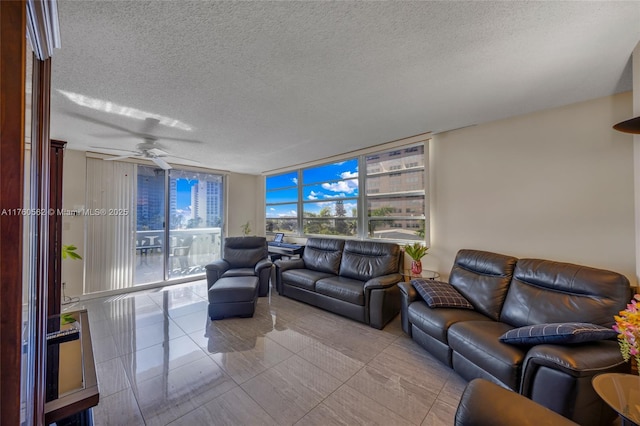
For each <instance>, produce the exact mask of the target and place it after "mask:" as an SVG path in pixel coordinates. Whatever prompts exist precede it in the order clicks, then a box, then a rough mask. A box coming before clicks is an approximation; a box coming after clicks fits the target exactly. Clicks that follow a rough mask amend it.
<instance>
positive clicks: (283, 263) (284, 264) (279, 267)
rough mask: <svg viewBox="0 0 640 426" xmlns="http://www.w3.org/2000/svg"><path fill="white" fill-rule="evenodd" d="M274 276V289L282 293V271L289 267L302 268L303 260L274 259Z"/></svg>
mask: <svg viewBox="0 0 640 426" xmlns="http://www.w3.org/2000/svg"><path fill="white" fill-rule="evenodd" d="M275 265H276V267H275V278H276V291H277V292H278V294H282V273H283V272H285V271H288V270H290V269H303V268H304V260H302V259H288V260H282V259H281V260H276V262H275Z"/></svg>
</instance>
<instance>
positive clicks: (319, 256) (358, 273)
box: [275, 238, 402, 329]
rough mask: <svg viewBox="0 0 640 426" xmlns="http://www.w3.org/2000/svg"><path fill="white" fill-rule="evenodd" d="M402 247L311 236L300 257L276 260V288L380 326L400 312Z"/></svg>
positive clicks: (280, 291) (284, 293) (373, 325)
mask: <svg viewBox="0 0 640 426" xmlns="http://www.w3.org/2000/svg"><path fill="white" fill-rule="evenodd" d="M399 262H400V247H399V246H398V245H397V244H391V243H379V242H372V241H356V240H339V239H332V238H309V239H308V240H307V243H306V245H305V248H304V253H303V255H302V258H300V259H291V260H277V261H276V262H275V265H276V289H277V291H278V293H279V294H281V295H283V296H287V297H290V298H292V299H297V300H300V301H302V302H305V303H308V304H310V305H314V306H317V307H319V308H322V309H326V310H328V311H331V312H334V313H337V314H339V315H343V316H345V317H348V318H351V319H354V320H356V321H360V322H363V323H365V324H369V325H370V326H371V327H375V328H378V329H382V328H383V327H384V326H385V325H386V324H387V323H388V322H389V321H391V320H392V319H393V318H394V317H395V316H396V315H398V312H400V290H399V289H398V286H397V283H398V282H399V281H400V280H401V279H402V275H401V274H399V273H398V270H399V265H400V263H399Z"/></svg>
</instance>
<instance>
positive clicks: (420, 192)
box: [264, 135, 430, 245]
mask: <svg viewBox="0 0 640 426" xmlns="http://www.w3.org/2000/svg"><path fill="white" fill-rule="evenodd" d="M418 136H419V137H418V138H417V139H416V138H409V139H412V141H411V142H407V143H406V144H400V143H398V142H399V141H398V142H396V143H393V144H389V145H380V146H377V147H375V148H370V149H367V150H361V151H359V152H355V153H350V154H345V155H343V156H338V157H332V158H331V159H324V160H319V161H316V162H313V163H310V164H305V165H300V166H297V167H293V168H290V169H286V170H282V171H278V172H273V173H269V174H265V175H264V188H265V210H264V211H265V231H266V235H275V232H283V231H282V230H273V231H269V230H268V229H269V220H270V218H269V217H268V215H267V209H268V208H269V206H274V205H278V204H293V202H287V203H269V202H268V197H269V192H271V191H273V189H271V190H269V189H267V180H268V179H269V178H272V177H276V176H281V175H286V174H290V173H292V172H297V189H298V199H297V203H296V205H297V217H296V218H295V220H296V222H297V232H295V233H291V232H289V233H288V235H289V236H292V237H298V238H308V237H315V236H326V237H331V238H344V239H359V240H371V241H382V242H396V243H400V244H406V243H413V242H423V243H426V244H427V245H428V244H429V243H430V232H429V228H430V204H429V197H428V194H429V191H428V188H429V141H430V136H428V135H418ZM420 136H421V137H420ZM414 147H423V156H424V160H423V165H422V166H419V165H415V164H410V166H411V167H407V168H404V167H400V168H399V169H398V170H395V169H393V170H391V169H389V170H386V171H379V172H373V173H371V174H368V173H367V158H369V157H372V156H375V155H384V154H387V153H390V154H391V153H393V152H396V151H397V152H398V153H397V155H401V154H402V153H403V151H405V150H407V149H410V148H414ZM389 156H391V155H389ZM400 158H402V156H401V157H400ZM353 159H355V160H357V165H358V176H357V178H355V177H351V178H346V179H327V180H326V181H322V182H311V183H310V184H309V185H307V186H310V185H318V184H320V183H331V182H337V181H346V180H351V179H357V181H358V195H357V197H346V198H344V200H345V201H346V200H354V199H355V200H356V201H357V217H356V218H355V219H356V223H357V230H356V233H355V235H351V236H350V235H333V234H307V233H305V232H304V222H305V220H306V219H308V218H306V217H305V215H304V206H305V204H308V203H309V201H307V200H305V199H304V188H305V183H304V179H303V176H304V171H305V170H309V169H314V168H318V167H323V166H327V165H331V164H335V163H338V162H342V161H349V160H353ZM418 164H419V163H418ZM411 170H415V171H416V172H419V171H422V173H423V175H422V179H423V183H424V184H423V187H422V189H412V190H400V191H390V192H385V193H376V194H368V187H367V186H368V185H370V182H368V178H371V177H376V176H384V175H390V174H394V173H403V172H406V171H411ZM278 189H282V188H278ZM276 190H277V189H276ZM407 196H415V197H422V199H423V205H424V214H422V215H418V216H407V215H404V216H403V215H388V216H369V214H368V206H369V201H370V200H372V199H376V198H377V199H382V198H399V199H401V198H405V197H407ZM327 201H332V200H327ZM404 210H406V208H403V211H404ZM405 213H406V211H405ZM332 217H333V216H332ZM348 217H351V216H348ZM272 219H273V218H272ZM292 220H293V218H292ZM375 220H398V221H416V223H420V222H418V221H423V222H422V223H424V238H418V239H403V238H372V237H371V236H370V232H369V229H370V228H369V226H370V223H371V222H372V221H375ZM404 229H413V228H404ZM416 229H420V228H416ZM284 232H286V231H284Z"/></svg>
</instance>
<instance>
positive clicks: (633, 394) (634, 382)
mask: <svg viewBox="0 0 640 426" xmlns="http://www.w3.org/2000/svg"><path fill="white" fill-rule="evenodd" d="M591 384H592V385H593V389H594V390H595V391H596V393H597V394H598V395H599V396H600V398H602V399H603V400H604V402H606V403H607V405H609V406H610V407H611V408H613V409H614V410H615V411H616V412H617V413H618V414H619V415H620V418H621V419H622V425H623V426H637V425H638V424H640V376H637V375H635V374H622V373H605V374H598V375H597V376H595V377H594V378H593V379H592V381H591Z"/></svg>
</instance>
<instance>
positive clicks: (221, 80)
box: [51, 0, 640, 173]
mask: <svg viewBox="0 0 640 426" xmlns="http://www.w3.org/2000/svg"><path fill="white" fill-rule="evenodd" d="M58 3H59V15H60V26H61V36H62V48H61V49H60V50H58V51H56V53H55V56H54V58H53V77H52V86H53V91H52V111H51V114H52V129H51V136H52V138H55V139H62V140H67V141H68V148H70V149H79V150H90V151H97V152H105V153H107V152H108V153H112V154H118V155H119V154H126V152H119V151H114V150H113V149H124V150H134V149H135V147H136V144H138V143H140V142H142V138H141V137H136V136H133V135H131V134H129V133H127V132H125V131H124V130H121V129H118V128H122V129H129V130H131V131H134V132H142V133H145V132H146V133H153V134H154V135H155V136H158V137H160V139H159V140H158V143H159V144H160V145H161V146H162V148H163V149H165V151H168V152H169V153H171V154H174V155H176V156H180V157H183V158H187V159H190V160H193V161H197V162H198V163H191V162H184V161H175V160H174V159H172V158H168V161H170V162H172V163H178V164H179V163H183V164H185V163H186V164H200V165H201V166H204V167H209V168H214V169H222V170H231V171H236V172H242V173H260V172H263V171H268V170H273V169H277V168H280V167H286V166H290V165H294V164H299V163H303V162H307V161H312V160H317V159H320V158H324V157H328V156H331V155H335V154H339V153H343V152H347V151H352V150H356V149H360V148H364V147H367V146H372V145H377V144H381V143H384V142H388V141H392V140H396V139H401V138H404V137H408V136H412V135H415V134H419V133H424V132H427V131H433V132H439V131H443V130H447V129H453V128H458V127H463V126H468V125H472V124H477V123H483V122H488V121H492V120H496V119H500V118H505V117H509V116H514V115H519V114H523V113H527V112H531V111H536V110H541V109H545V108H550V107H556V106H561V105H566V104H571V103H574V102H578V101H582V100H587V99H593V98H597V97H601V96H606V95H610V94H613V93H617V92H621V91H627V90H631V72H630V54H631V51H632V50H633V48H634V47H635V45H636V44H637V43H638V41H639V40H640V2H638V1H631V2H610V1H606V2H556V1H553V2H533V1H531V2H529V1H527V2H516V1H511V2H430V1H424V2H392V1H390V2H306V1H305V2H302V1H300V2H297V1H296V2H284V1H282V2H263V1H249V2H211V1H195V2H192V1H151V2H142V1H129V2H116V1H105V2H102V1H67V0H59V2H58ZM60 91H64V92H67V93H72V94H76V95H73V96H75V98H76V99H77V98H78V96H77V95H82V96H84V97H86V98H88V99H84V100H85V102H84V103H85V104H88V105H92V106H96V105H98V106H101V107H104V106H106V107H107V109H108V108H111V110H112V111H113V110H118V107H117V106H122V107H128V108H132V109H136V110H140V111H144V112H147V113H151V114H153V115H154V116H162V117H168V118H171V119H175V120H179V121H180V122H183V123H186V124H188V125H189V126H191V127H192V130H180V129H179V128H173V127H167V126H165V125H162V124H159V125H155V126H153V125H150V124H149V123H148V122H145V121H143V120H140V119H136V118H131V117H128V116H122V115H118V114H114V113H113V112H105V111H102V110H99V109H92V108H89V107H86V106H80V105H78V104H76V103H74V102H72V101H71V100H70V99H69V97H68V96H65V95H63V94H62V92H60ZM101 102H102V103H101ZM107 102H110V103H111V104H107ZM114 104H115V105H116V106H114ZM120 111H122V109H120ZM145 126H147V127H145ZM162 137H171V138H178V139H190V140H196V141H199V142H200V143H196V142H184V141H175V140H169V139H166V140H163V139H162ZM92 147H93V148H92ZM95 147H107V148H112V150H102V149H99V148H95Z"/></svg>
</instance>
